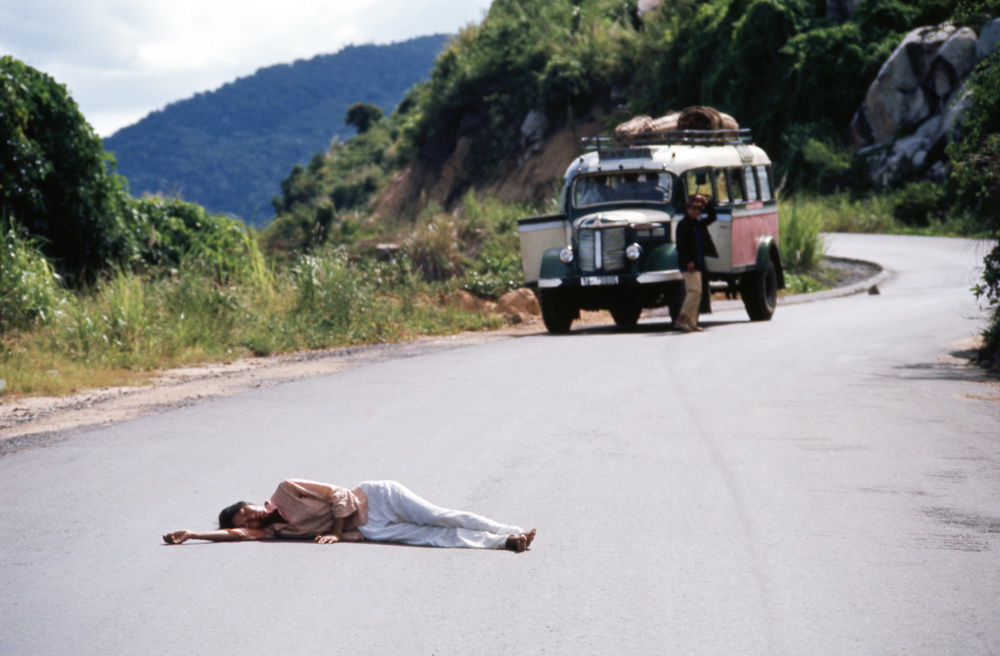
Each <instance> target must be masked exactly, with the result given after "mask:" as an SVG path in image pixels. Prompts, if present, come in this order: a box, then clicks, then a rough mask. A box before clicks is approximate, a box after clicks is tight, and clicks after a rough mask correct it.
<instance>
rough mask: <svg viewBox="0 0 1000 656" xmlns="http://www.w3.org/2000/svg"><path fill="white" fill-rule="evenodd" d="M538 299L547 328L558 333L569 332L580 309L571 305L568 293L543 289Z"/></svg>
mask: <svg viewBox="0 0 1000 656" xmlns="http://www.w3.org/2000/svg"><path fill="white" fill-rule="evenodd" d="M538 300H539V303H540V305H541V306H542V321H544V322H545V328H546V330H548V331H549V332H550V333H553V334H557V335H561V334H564V333H568V332H569V327H570V326H571V325H572V324H573V320H574V319H576V318H577V317H578V316H579V311H578V310H577V309H576V308H574V307H573V306H572V305H570V303H569V302H568V301H567V299H566V295H565V294H561V293H559V292H558V291H556V290H554V289H543V290H542V293H541V294H540V297H539V299H538Z"/></svg>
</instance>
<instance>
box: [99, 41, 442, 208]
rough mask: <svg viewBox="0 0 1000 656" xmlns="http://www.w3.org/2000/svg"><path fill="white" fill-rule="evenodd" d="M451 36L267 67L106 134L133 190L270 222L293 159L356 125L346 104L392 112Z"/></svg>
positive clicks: (310, 153) (348, 134) (345, 135)
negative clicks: (274, 201)
mask: <svg viewBox="0 0 1000 656" xmlns="http://www.w3.org/2000/svg"><path fill="white" fill-rule="evenodd" d="M448 38H449V37H448V36H447V35H440V34H439V35H434V36H426V37H420V38H416V39H411V40H409V41H404V42H401V43H394V44H390V45H364V46H349V47H347V48H344V49H343V50H341V51H340V52H338V53H336V54H332V55H320V56H317V57H314V58H312V59H310V60H300V61H296V62H294V63H292V64H282V65H277V66H271V67H269V68H264V69H261V70H259V71H257V72H256V73H255V74H254V75H251V76H249V77H245V78H240V79H238V80H236V81H235V82H231V83H229V84H226V85H225V86H223V87H221V88H220V89H217V90H215V91H211V92H207V93H201V94H198V95H196V96H194V97H193V98H190V99H187V100H183V101H180V102H176V103H173V104H171V105H169V106H167V107H166V108H165V109H163V110H161V111H157V112H154V113H152V114H150V115H149V116H147V117H146V118H144V119H142V120H141V121H139V122H138V123H136V124H135V125H132V126H130V127H127V128H124V129H122V130H119V131H118V132H116V133H115V134H114V135H112V136H110V137H108V138H107V139H105V140H104V146H105V148H106V149H107V150H108V151H109V152H111V153H113V154H114V155H115V158H116V159H117V162H118V172H119V173H121V174H122V175H123V176H125V177H126V178H127V179H128V181H129V185H130V189H131V192H132V193H133V194H134V195H137V196H138V195H142V194H143V193H147V192H150V193H157V192H160V193H165V194H168V195H179V196H180V197H181V198H182V199H184V200H186V201H191V202H195V203H198V204H200V205H203V206H204V207H205V208H207V209H208V210H210V211H212V212H218V213H229V214H234V215H236V216H239V217H240V218H242V219H243V220H245V221H246V222H248V223H251V224H255V225H261V224H265V223H267V222H268V221H269V220H270V219H271V218H272V217H273V214H274V211H273V209H272V206H271V200H272V198H273V197H274V196H275V195H278V194H279V193H280V186H281V181H282V180H284V179H285V178H286V177H287V176H288V172H289V171H290V170H291V169H292V168H293V167H294V166H295V165H296V164H301V163H305V162H307V161H308V160H309V159H310V158H311V157H312V156H313V155H314V154H316V153H317V152H322V151H325V150H326V149H327V147H328V146H329V144H330V142H331V140H332V139H334V138H340V139H347V138H349V137H351V136H353V134H354V129H353V128H351V127H348V126H347V125H345V123H344V117H345V115H346V113H347V109H348V108H349V107H350V106H351V105H352V104H354V103H357V102H365V103H371V104H373V105H376V106H378V107H380V108H382V109H383V110H385V111H386V112H387V113H388V112H391V111H392V110H393V109H394V108H395V106H396V105H397V104H398V103H399V101H400V100H401V99H402V98H403V96H404V94H405V93H406V92H407V91H408V90H409V89H410V88H411V87H412V86H413V85H414V84H416V83H417V82H419V81H420V80H422V79H424V78H426V77H427V76H428V74H429V71H430V69H431V68H432V66H433V65H434V59H435V57H436V56H437V55H438V53H439V52H440V51H441V50H442V48H443V47H444V46H445V44H446V43H447V41H448Z"/></svg>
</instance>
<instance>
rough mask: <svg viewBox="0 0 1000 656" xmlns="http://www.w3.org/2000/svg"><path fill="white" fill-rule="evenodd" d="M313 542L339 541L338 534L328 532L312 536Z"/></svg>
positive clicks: (334, 542)
mask: <svg viewBox="0 0 1000 656" xmlns="http://www.w3.org/2000/svg"><path fill="white" fill-rule="evenodd" d="M313 542H315V543H316V544H336V543H337V542H340V536H339V535H334V534H333V533H330V534H329V535H317V536H316V537H315V538H313Z"/></svg>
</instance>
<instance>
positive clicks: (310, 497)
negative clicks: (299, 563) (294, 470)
mask: <svg viewBox="0 0 1000 656" xmlns="http://www.w3.org/2000/svg"><path fill="white" fill-rule="evenodd" d="M264 507H265V508H267V509H268V510H275V509H277V511H278V512H279V513H281V516H282V517H283V518H284V519H285V522H279V523H275V524H271V525H270V526H268V527H266V529H265V530H266V532H267V536H268V537H283V538H304V537H312V536H315V535H323V534H326V533H329V532H331V531H332V530H333V522H334V520H335V519H340V518H344V520H345V521H344V531H352V530H354V529H355V528H357V527H358V526H361V525H363V524H366V523H367V522H368V497H366V496H365V493H364V492H363V491H362V490H361V489H360V488H355V489H353V490H348V489H347V488H345V487H338V486H336V485H327V484H325V483H317V482H316V481H306V480H302V479H288V480H285V481H282V482H281V483H279V484H278V489H277V490H275V491H274V494H272V495H271V498H270V499H268V500H267V501H266V502H265V503H264Z"/></svg>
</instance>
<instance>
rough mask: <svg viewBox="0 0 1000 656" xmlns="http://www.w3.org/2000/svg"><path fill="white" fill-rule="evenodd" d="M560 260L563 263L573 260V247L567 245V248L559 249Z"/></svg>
mask: <svg viewBox="0 0 1000 656" xmlns="http://www.w3.org/2000/svg"><path fill="white" fill-rule="evenodd" d="M559 261H560V262H562V263H563V264H569V263H570V262H572V261H573V247H572V246H567V247H566V248H564V249H562V250H561V251H559Z"/></svg>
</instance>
